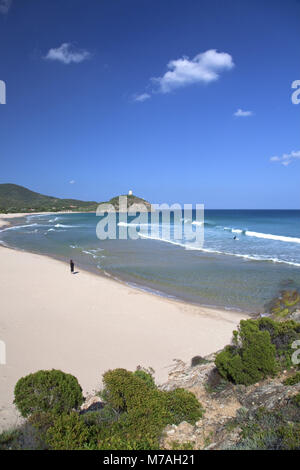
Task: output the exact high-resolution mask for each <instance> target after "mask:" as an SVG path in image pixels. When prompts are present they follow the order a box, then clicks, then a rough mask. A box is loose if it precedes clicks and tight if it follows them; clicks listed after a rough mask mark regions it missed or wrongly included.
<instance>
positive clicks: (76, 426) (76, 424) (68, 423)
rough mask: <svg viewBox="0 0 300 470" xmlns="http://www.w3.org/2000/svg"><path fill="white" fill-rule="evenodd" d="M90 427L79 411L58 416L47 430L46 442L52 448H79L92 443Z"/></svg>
mask: <svg viewBox="0 0 300 470" xmlns="http://www.w3.org/2000/svg"><path fill="white" fill-rule="evenodd" d="M89 438H90V435H89V428H88V427H87V426H86V425H85V424H84V423H83V421H82V419H81V418H80V416H79V415H78V413H75V412H72V413H70V414H62V415H60V416H56V419H55V421H54V423H53V425H52V426H51V427H50V428H49V429H48V431H47V432H46V442H47V444H48V446H49V447H50V449H52V450H79V449H84V448H85V446H87V445H88V444H89V443H90V439H89Z"/></svg>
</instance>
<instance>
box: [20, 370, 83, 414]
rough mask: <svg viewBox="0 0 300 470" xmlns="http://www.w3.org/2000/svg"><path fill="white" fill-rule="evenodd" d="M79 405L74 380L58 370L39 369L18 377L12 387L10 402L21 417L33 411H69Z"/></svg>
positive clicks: (78, 391)
mask: <svg viewBox="0 0 300 470" xmlns="http://www.w3.org/2000/svg"><path fill="white" fill-rule="evenodd" d="M82 402H83V396H82V390H81V387H80V385H79V383H78V381H77V379H76V377H74V376H73V375H70V374H65V373H64V372H61V371H60V370H55V369H53V370H40V371H38V372H36V373H34V374H29V375H27V376H26V377H23V378H21V379H20V380H19V381H18V382H17V384H16V386H15V400H14V403H15V405H16V407H17V408H18V410H19V411H20V413H21V415H22V416H24V417H27V416H29V415H31V414H32V413H36V412H49V411H51V412H53V413H63V412H69V411H71V410H72V409H77V408H78V407H79V406H80V405H81V404H82Z"/></svg>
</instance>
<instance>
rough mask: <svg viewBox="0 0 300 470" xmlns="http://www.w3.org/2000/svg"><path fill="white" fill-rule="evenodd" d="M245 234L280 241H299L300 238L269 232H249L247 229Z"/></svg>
mask: <svg viewBox="0 0 300 470" xmlns="http://www.w3.org/2000/svg"><path fill="white" fill-rule="evenodd" d="M245 235H247V236H248V237H256V238H265V239H267V240H276V241H280V242H287V243H300V238H296V237H286V236H284V235H273V234H271V233H259V232H250V231H249V230H246V231H245Z"/></svg>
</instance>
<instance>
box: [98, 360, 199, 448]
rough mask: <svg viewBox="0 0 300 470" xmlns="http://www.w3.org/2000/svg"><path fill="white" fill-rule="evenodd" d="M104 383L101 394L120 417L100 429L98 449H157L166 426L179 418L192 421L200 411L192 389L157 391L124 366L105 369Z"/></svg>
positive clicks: (150, 383)
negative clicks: (122, 367) (110, 369)
mask: <svg viewBox="0 0 300 470" xmlns="http://www.w3.org/2000/svg"><path fill="white" fill-rule="evenodd" d="M103 383H104V391H103V394H102V396H103V397H104V398H105V400H106V402H107V403H108V405H109V406H112V407H113V408H115V409H116V410H117V411H118V412H119V413H120V417H119V419H118V421H116V422H114V423H112V424H111V425H110V426H106V427H105V428H103V429H102V430H101V433H100V440H99V448H100V449H120V450H126V449H127V450H133V449H135V450H140V449H144V450H149V449H158V448H159V438H160V437H161V434H162V431H163V429H164V427H165V426H167V425H168V424H179V423H180V422H181V421H187V422H189V423H192V424H194V423H195V422H196V421H197V420H199V419H200V418H201V416H202V414H203V409H202V407H201V405H200V403H199V402H198V400H197V399H196V397H195V396H194V395H193V394H192V393H191V392H187V391H186V390H182V389H177V390H174V391H172V392H163V391H160V390H158V389H157V388H156V386H155V384H154V383H152V382H150V381H149V380H148V379H147V380H145V377H144V376H143V377H141V376H140V375H139V374H137V373H132V372H129V371H127V370H125V369H115V370H112V371H108V372H106V373H105V374H104V376H103Z"/></svg>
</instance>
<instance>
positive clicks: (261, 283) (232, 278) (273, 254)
mask: <svg viewBox="0 0 300 470" xmlns="http://www.w3.org/2000/svg"><path fill="white" fill-rule="evenodd" d="M149 217H150V215H149ZM130 220H131V219H129V221H130ZM179 220H180V222H178V220H177V221H175V222H174V220H171V233H170V235H169V236H166V235H165V233H163V231H162V228H163V224H162V223H161V221H160V222H159V223H154V224H152V225H151V223H150V222H151V221H150V219H149V221H148V223H143V224H142V225H140V226H137V230H138V231H139V232H140V233H139V238H138V239H137V240H120V239H116V240H103V241H101V240H99V239H98V238H97V237H96V225H97V223H98V222H99V217H96V215H95V214H58V215H41V216H40V215H39V216H38V215H31V216H27V217H24V218H23V219H16V223H18V225H17V226H13V227H9V228H7V229H4V230H2V231H0V241H1V242H2V243H3V244H6V245H8V246H11V247H15V248H18V249H24V250H28V251H33V252H37V253H43V254H47V255H50V256H54V257H56V258H59V259H63V260H67V261H68V260H69V259H70V258H72V259H73V260H74V261H75V263H76V264H77V265H78V266H80V267H84V268H86V269H89V270H91V271H93V272H96V273H101V274H104V275H107V276H111V277H115V278H117V279H120V280H123V281H125V282H128V283H129V284H131V285H134V286H136V287H139V288H143V289H147V290H151V291H155V292H156V293H158V294H160V295H165V296H170V297H175V298H179V299H183V300H187V301H190V302H195V303H200V304H204V305H212V306H221V307H228V308H238V309H243V310H247V311H250V312H252V311H253V312H257V311H261V310H263V309H264V305H265V304H266V303H267V302H268V301H269V300H270V299H271V298H272V297H274V296H275V295H277V294H278V292H279V291H280V290H282V289H286V288H299V289H300V211H255V210H253V211H250V210H206V211H205V219H204V220H205V223H204V237H205V241H204V245H203V246H201V245H199V244H198V245H197V244H196V245H195V244H191V243H189V241H188V240H185V239H183V240H175V239H174V237H173V231H174V229H175V228H176V224H178V223H180V224H183V223H184V224H186V226H189V225H190V226H191V227H192V228H193V229H195V226H196V224H195V223H193V222H195V213H193V214H192V216H191V218H190V219H188V218H185V217H184V214H182V218H181V219H179ZM117 222H118V220H117ZM121 225H122V228H123V230H124V226H125V227H126V224H124V223H122V224H121ZM119 227H120V226H119ZM234 237H236V239H234Z"/></svg>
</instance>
